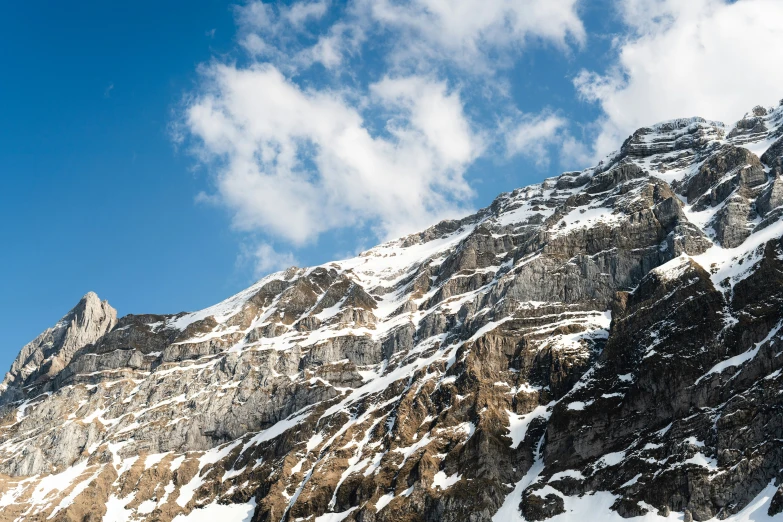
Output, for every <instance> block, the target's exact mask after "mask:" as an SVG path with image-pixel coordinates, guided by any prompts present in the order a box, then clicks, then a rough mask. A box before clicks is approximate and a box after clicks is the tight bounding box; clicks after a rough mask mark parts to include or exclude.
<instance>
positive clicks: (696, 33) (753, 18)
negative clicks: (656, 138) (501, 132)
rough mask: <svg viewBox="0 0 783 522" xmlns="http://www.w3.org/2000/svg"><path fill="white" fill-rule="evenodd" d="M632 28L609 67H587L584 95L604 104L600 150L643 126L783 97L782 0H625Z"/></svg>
mask: <svg viewBox="0 0 783 522" xmlns="http://www.w3.org/2000/svg"><path fill="white" fill-rule="evenodd" d="M617 5H618V8H619V12H620V14H621V16H622V20H623V22H624V23H625V24H626V26H627V27H628V34H627V35H626V36H624V37H621V38H619V39H618V40H617V42H616V47H617V61H616V63H615V64H614V65H613V66H612V67H611V68H610V69H609V70H608V71H605V72H603V73H596V72H594V71H582V72H581V73H580V74H579V75H578V76H577V77H576V79H575V85H576V88H577V89H578V91H579V93H580V94H581V95H582V96H583V97H584V98H585V99H587V100H590V101H594V102H596V103H598V104H600V107H601V109H602V110H603V113H604V117H603V118H602V119H601V121H600V122H599V128H600V130H599V132H598V136H597V138H596V140H595V142H594V145H593V147H594V152H595V154H596V155H597V156H602V155H604V154H606V153H608V152H610V151H612V150H614V149H616V148H617V147H618V146H619V144H620V143H621V142H622V140H623V139H624V138H625V137H627V136H628V134H630V133H631V132H633V131H634V130H635V129H636V128H638V127H642V126H646V125H650V124H653V123H656V122H658V121H661V120H667V119H671V118H676V117H682V116H685V115H692V116H702V117H705V118H709V119H716V120H722V121H725V122H727V123H732V122H733V121H735V120H737V119H739V118H740V117H741V116H742V115H743V114H744V113H746V112H747V111H748V110H750V108H751V107H753V106H754V105H757V104H762V105H774V104H776V103H777V101H778V99H779V98H780V96H781V85H783V70H781V68H780V67H777V66H776V64H778V63H781V61H783V46H781V45H780V23H779V20H781V19H783V3H781V2H779V1H778V0H739V1H728V0H688V1H682V0H618V4H617Z"/></svg>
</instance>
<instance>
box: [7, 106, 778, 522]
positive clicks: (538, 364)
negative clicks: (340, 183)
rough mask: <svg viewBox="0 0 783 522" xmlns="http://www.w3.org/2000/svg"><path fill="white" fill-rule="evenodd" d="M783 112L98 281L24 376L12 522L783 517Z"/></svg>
mask: <svg viewBox="0 0 783 522" xmlns="http://www.w3.org/2000/svg"><path fill="white" fill-rule="evenodd" d="M782 121H783V107H777V108H761V107H757V108H755V109H753V110H752V111H751V112H750V113H748V115H746V116H745V118H743V119H742V120H741V121H739V122H737V123H736V124H734V125H732V126H726V125H724V124H722V123H718V122H711V121H707V120H704V119H701V118H690V119H680V120H674V121H670V122H665V123H661V124H658V125H655V126H652V127H649V128H643V129H639V130H638V131H636V132H635V133H634V134H633V135H632V136H631V137H629V138H628V140H626V141H625V143H624V144H623V145H622V147H621V149H620V150H619V151H617V152H616V153H614V154H612V155H610V156H609V157H607V158H606V159H604V161H602V162H601V163H599V164H598V165H597V166H595V167H591V168H588V169H585V170H584V171H581V172H569V173H565V174H563V175H561V176H558V177H555V178H551V179H547V180H545V181H544V182H543V183H541V184H538V185H533V186H530V187H525V188H521V189H517V190H515V191H513V192H510V193H506V194H502V195H500V196H499V197H498V198H497V199H496V200H495V201H494V202H493V203H492V204H491V205H490V206H489V207H487V208H485V209H483V210H481V211H479V212H477V213H476V214H474V215H472V216H468V217H466V218H464V219H461V220H454V221H445V222H442V223H439V224H437V225H435V226H433V227H431V228H429V229H427V230H425V231H423V232H421V233H418V234H413V235H410V236H407V237H404V238H400V239H398V240H394V241H391V242H388V243H385V244H382V245H379V246H377V247H375V248H373V249H371V250H368V251H367V252H364V253H362V254H360V255H359V256H357V257H355V258H353V259H348V260H343V261H337V262H332V263H326V264H324V265H321V266H317V267H310V268H296V267H292V268H290V269H288V270H286V271H283V272H278V273H275V274H271V275H269V276H267V277H265V278H263V279H262V280H260V281H258V282H257V283H256V284H254V285H253V286H251V287H250V288H248V289H246V290H244V291H243V292H241V293H239V294H237V295H235V296H233V297H231V298H229V299H227V300H226V301H224V302H222V303H219V304H217V305H215V306H213V307H210V308H207V309H204V310H201V311H198V312H193V313H181V314H176V315H128V316H125V317H122V318H120V319H117V318H116V312H115V311H114V310H113V309H112V308H111V307H110V306H109V305H108V304H107V303H106V302H100V300H98V298H97V297H96V296H95V295H94V294H88V295H87V296H85V298H84V299H83V300H82V301H81V302H80V303H79V305H77V307H76V308H74V310H72V311H71V312H69V314H68V315H66V316H65V317H64V318H63V319H62V320H61V321H60V322H58V323H57V325H55V326H54V327H53V328H51V329H49V330H47V331H46V332H44V333H43V334H41V336H39V337H38V338H37V339H36V340H34V341H33V342H32V343H30V344H29V345H27V346H25V347H24V348H23V349H22V351H21V353H20V355H19V357H18V358H17V361H16V362H15V363H14V365H13V367H12V369H11V371H10V372H9V373H8V375H7V376H6V378H5V380H4V381H3V384H2V388H0V520H8V521H11V520H53V521H72V520H80V521H81V520H89V521H92V520H103V521H107V522H109V521H129V520H145V521H162V522H168V521H172V520H175V521H177V522H183V521H188V520H190V521H195V520H206V519H209V520H221V521H223V520H225V521H231V520H237V521H247V520H250V521H254V522H260V521H274V522H289V521H290V522H293V521H307V522H313V521H318V522H337V521H342V520H345V521H353V522H384V521H395V522H400V521H411V522H412V521H465V520H468V521H471V522H482V521H483V522H489V521H494V522H507V521H509V522H511V521H520V520H552V521H557V522H565V521H570V520H573V519H574V518H575V517H579V518H586V519H589V520H592V519H596V520H620V519H622V518H633V517H638V516H644V517H645V520H657V519H660V520H665V519H682V520H696V521H703V520H709V519H713V518H717V519H723V520H737V521H740V520H771V519H778V518H780V517H783V471H781V470H783V394H781V392H780V390H781V385H783V377H782V376H781V370H782V369H783V345H781V343H783V332H781V327H783V242H782V239H781V238H783V221H782V220H781V212H782V211H781V205H782V204H783V188H781V187H783V185H781V175H782V174H781V165H783V125H782ZM477 492H478V493H479V494H477Z"/></svg>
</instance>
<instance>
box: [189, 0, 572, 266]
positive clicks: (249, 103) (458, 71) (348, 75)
mask: <svg viewBox="0 0 783 522" xmlns="http://www.w3.org/2000/svg"><path fill="white" fill-rule="evenodd" d="M578 1H579V0H450V1H448V2H445V1H442V0H350V1H349V2H347V3H337V2H331V1H330V0H301V1H294V2H291V3H264V2H260V1H249V2H247V3H244V4H242V5H240V6H237V7H236V8H235V19H236V23H237V43H238V44H239V47H240V48H241V49H243V50H244V51H245V52H246V53H247V55H246V56H243V58H242V59H241V60H239V62H238V63H226V62H222V61H218V60H216V61H214V62H212V63H210V64H206V65H203V66H202V67H201V81H200V85H199V88H198V89H197V91H196V92H195V93H192V95H191V96H189V97H188V98H187V101H186V107H185V109H184V111H183V114H182V118H181V121H180V125H178V126H176V127H177V129H176V132H175V138H176V139H175V141H177V143H185V142H186V141H187V143H188V144H189V145H190V146H191V149H192V150H193V151H194V152H195V154H196V156H197V158H198V160H199V161H200V162H201V163H202V164H203V165H205V166H207V168H208V169H209V171H210V173H211V174H212V175H213V179H214V181H215V183H214V190H213V191H212V192H211V193H209V194H202V195H200V196H199V198H198V199H199V200H202V201H209V202H211V203H218V204H220V205H223V206H224V207H226V208H228V209H229V211H230V213H231V215H232V218H233V219H232V222H233V225H234V227H235V228H236V229H238V230H240V231H243V232H247V233H248V234H249V235H257V234H260V235H261V236H263V237H265V238H267V239H269V238H274V240H275V241H276V242H277V243H280V242H281V241H282V242H287V243H289V244H290V245H293V246H294V247H300V246H302V245H304V244H307V243H311V242H312V241H314V240H316V239H317V238H318V237H319V236H320V235H321V234H323V233H325V232H327V231H331V230H335V229H340V228H345V227H362V228H364V227H369V229H370V230H371V231H372V232H373V233H374V234H375V235H376V236H377V238H378V239H387V238H390V237H394V236H398V235H401V234H404V233H408V232H412V231H415V230H419V229H421V228H424V227H427V226H429V225H431V224H432V223H434V222H436V221H438V220H440V219H445V218H451V217H459V216H463V215H465V213H467V212H469V211H470V210H472V205H471V202H472V199H473V197H474V196H475V194H474V191H473V190H472V188H471V186H470V185H469V183H468V181H467V180H466V173H467V171H468V169H469V168H470V167H471V165H472V164H473V163H474V162H475V161H476V159H477V158H479V157H480V156H481V155H482V154H484V153H485V152H486V151H487V150H493V151H496V150H498V149H502V148H504V147H505V148H506V149H507V151H508V154H507V156H508V157H511V156H516V155H523V156H525V157H527V158H532V159H533V160H534V161H535V162H536V163H538V164H540V165H545V164H547V161H548V159H547V157H546V156H547V153H548V152H549V149H550V147H551V145H553V144H554V143H555V141H556V140H557V139H558V138H563V139H565V138H566V137H567V136H566V133H565V132H564V130H563V129H564V127H565V126H566V121H565V120H564V119H563V118H561V117H559V116H556V115H554V114H552V113H542V114H541V115H539V116H525V115H521V114H519V113H518V111H516V109H514V108H513V103H512V102H511V100H510V97H509V96H508V95H507V94H505V93H503V92H501V91H502V89H498V88H497V86H498V85H499V84H502V81H501V80H499V81H492V80H488V78H491V77H493V74H490V75H488V76H481V75H477V74H475V73H477V72H491V73H494V72H496V71H499V70H501V69H502V68H503V67H504V66H507V65H510V64H511V62H510V61H509V60H508V59H510V58H513V57H516V56H518V55H519V53H520V52H521V50H522V49H523V48H525V47H526V46H528V45H530V44H531V43H544V44H547V45H553V46H555V47H557V48H560V49H562V50H563V51H564V52H568V50H569V48H570V46H574V45H575V46H576V47H579V46H581V45H582V44H583V43H584V41H585V30H584V27H583V25H582V22H581V20H580V19H579V16H578V12H577V11H578V9H577V7H578ZM364 53H366V55H367V56H365V55H364ZM314 66H323V68H325V69H326V71H327V72H326V73H324V71H323V69H320V68H315V69H313V67H314ZM477 85H478V87H477ZM466 91H467V92H469V93H470V94H469V95H467V98H466V95H465V92H466ZM484 91H492V94H491V95H486V94H485V93H484ZM476 93H483V94H476ZM489 98H493V100H494V101H489ZM498 99H501V101H500V104H499V105H497V104H496V105H495V106H494V107H490V105H492V103H496V102H497V101H498ZM471 104H472V106H471ZM508 112H511V113H514V112H516V113H517V114H519V116H518V117H517V119H516V121H515V122H514V123H513V125H512V124H509V125H503V126H501V127H502V128H500V129H498V128H497V127H496V122H497V121H498V120H501V119H502V118H501V117H499V116H498V114H501V113H508ZM469 114H470V117H469V116H468V115H469ZM477 115H478V116H477ZM503 133H508V136H505V134H503ZM495 143H499V144H501V145H499V146H495ZM365 232H366V231H365ZM257 253H260V255H258V256H255V257H256V258H258V259H269V260H273V261H269V262H262V263H260V264H259V266H261V267H264V268H276V267H277V266H276V265H278V264H279V263H278V261H279V260H281V259H282V260H286V262H288V261H287V259H288V258H287V257H286V256H287V255H278V254H277V253H276V251H275V250H274V249H273V248H272V247H271V246H270V245H269V244H267V243H263V244H262V246H261V247H259V249H257ZM283 264H285V263H283Z"/></svg>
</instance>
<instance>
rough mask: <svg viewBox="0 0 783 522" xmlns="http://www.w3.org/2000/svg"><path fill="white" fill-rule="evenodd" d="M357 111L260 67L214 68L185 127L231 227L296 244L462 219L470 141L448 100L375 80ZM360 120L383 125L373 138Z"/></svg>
mask: <svg viewBox="0 0 783 522" xmlns="http://www.w3.org/2000/svg"><path fill="white" fill-rule="evenodd" d="M364 103H365V104H367V109H365V110H363V111H360V110H359V109H358V108H357V106H356V105H354V104H352V103H350V102H349V101H348V100H346V98H345V97H344V96H343V95H342V94H341V93H339V92H335V91H331V90H327V89H324V90H320V91H319V90H304V89H302V88H300V87H299V86H297V85H296V84H294V83H292V82H291V81H289V80H287V79H286V78H285V76H284V75H283V74H282V73H281V72H280V71H279V70H278V69H277V68H275V67H274V66H271V65H268V64H267V65H263V64H256V65H253V66H250V67H248V68H245V69H240V68H237V67H235V66H230V65H224V64H214V65H212V66H210V67H207V68H205V70H204V91H203V92H202V93H201V94H200V95H199V96H197V97H195V98H194V99H193V100H192V102H191V104H190V105H189V106H188V108H187V111H186V116H185V125H186V127H187V129H188V131H189V132H190V134H191V135H192V136H194V137H195V138H197V141H198V142H199V146H198V149H197V151H198V154H199V157H200V159H201V160H202V161H204V162H205V163H208V164H210V165H212V166H213V167H214V172H215V173H216V187H217V194H216V196H217V197H218V198H219V199H220V201H221V202H222V203H223V204H224V205H226V206H227V207H228V208H229V209H230V210H231V211H232V213H233V223H234V225H235V226H236V227H237V228H238V229H240V230H244V231H253V232H257V231H260V232H262V233H266V234H270V235H274V236H277V237H279V238H283V239H285V240H287V241H290V242H292V243H294V244H298V245H301V244H303V243H305V242H307V241H310V240H313V239H314V238H316V237H317V236H318V235H319V234H320V233H322V232H324V231H327V230H330V229H334V228H340V227H347V226H353V225H360V224H370V225H372V226H373V227H375V229H376V231H377V233H378V234H379V235H380V236H382V237H391V236H394V235H398V234H401V233H404V232H410V231H413V230H416V229H418V228H421V227H424V226H427V225H429V224H431V223H433V222H435V221H437V220H438V219H441V218H445V217H454V216H457V215H461V214H463V213H464V212H466V201H468V200H469V199H470V197H471V196H472V195H473V193H472V190H471V189H470V187H469V186H468V184H467V182H466V181H465V179H464V177H463V174H464V172H465V169H466V168H467V167H468V166H469V165H470V164H471V163H472V162H473V161H474V160H475V159H476V157H477V156H478V155H479V153H480V152H481V150H482V141H481V139H480V137H479V136H477V135H476V134H475V133H474V132H472V131H471V127H470V124H469V123H468V121H467V119H466V117H465V115H464V113H463V107H462V101H461V99H460V96H459V93H458V92H455V91H452V90H449V89H448V88H447V86H446V85H445V84H444V83H442V82H438V81H435V80H432V79H430V78H425V77H420V76H411V77H404V78H384V79H383V80H381V81H380V82H377V83H375V84H373V85H371V87H370V95H369V98H368V99H366V100H364ZM365 111H369V112H370V113H372V114H374V113H377V112H378V111H380V112H381V113H383V114H384V115H386V116H387V124H386V127H385V129H384V130H383V132H381V133H379V134H375V135H374V134H372V133H370V131H369V130H368V127H369V123H368V121H367V120H366V117H365Z"/></svg>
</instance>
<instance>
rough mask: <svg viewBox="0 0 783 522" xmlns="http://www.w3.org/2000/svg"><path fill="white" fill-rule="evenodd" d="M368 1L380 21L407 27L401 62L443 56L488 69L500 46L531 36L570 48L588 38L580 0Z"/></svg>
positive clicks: (398, 51)
mask: <svg viewBox="0 0 783 522" xmlns="http://www.w3.org/2000/svg"><path fill="white" fill-rule="evenodd" d="M364 1H365V3H366V5H367V6H369V11H370V13H371V16H372V18H373V19H374V20H375V21H377V22H378V23H380V24H381V25H382V26H384V27H387V28H392V29H396V30H398V31H400V32H401V33H402V35H403V36H402V37H401V38H399V39H398V40H397V44H396V48H395V49H394V53H393V55H392V56H393V58H394V60H396V61H397V62H400V63H410V62H414V63H416V64H421V62H422V60H424V61H425V62H426V61H428V60H432V59H439V60H447V61H449V62H452V63H455V64H458V65H460V66H461V67H463V68H465V69H469V70H475V71H477V72H483V71H486V70H487V69H491V68H493V67H494V65H497V64H498V60H499V58H500V56H499V55H498V53H499V52H500V53H503V52H509V51H518V50H519V49H520V48H522V47H524V46H525V45H527V44H529V43H530V42H534V41H542V42H546V43H550V44H554V45H557V46H559V47H561V48H563V49H566V48H567V46H568V42H569V41H573V42H574V43H576V44H577V45H581V44H582V43H584V41H585V29H584V26H583V25H582V21H581V20H580V18H579V15H578V13H577V4H578V0H447V1H444V0H364ZM490 57H491V60H492V62H493V63H490V62H489V60H488V58H490Z"/></svg>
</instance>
